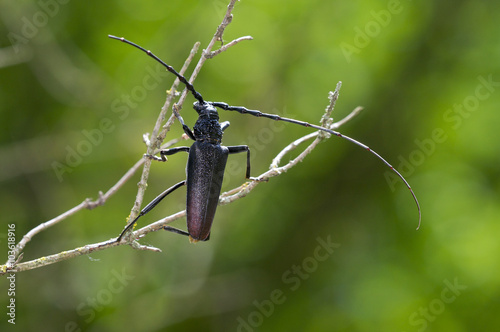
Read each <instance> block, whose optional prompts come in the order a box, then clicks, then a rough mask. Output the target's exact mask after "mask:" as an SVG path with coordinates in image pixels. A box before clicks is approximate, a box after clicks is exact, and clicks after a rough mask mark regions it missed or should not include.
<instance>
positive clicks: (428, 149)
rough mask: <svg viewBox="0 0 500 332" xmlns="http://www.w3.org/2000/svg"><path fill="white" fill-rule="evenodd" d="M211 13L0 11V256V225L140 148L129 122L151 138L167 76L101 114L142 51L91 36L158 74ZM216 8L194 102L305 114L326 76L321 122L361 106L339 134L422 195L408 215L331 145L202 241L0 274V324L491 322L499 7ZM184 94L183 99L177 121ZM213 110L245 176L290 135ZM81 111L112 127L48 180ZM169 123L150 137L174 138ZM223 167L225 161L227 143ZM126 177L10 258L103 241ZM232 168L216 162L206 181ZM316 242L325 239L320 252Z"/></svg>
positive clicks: (163, 171) (164, 180)
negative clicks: (249, 161)
mask: <svg viewBox="0 0 500 332" xmlns="http://www.w3.org/2000/svg"><path fill="white" fill-rule="evenodd" d="M226 5H227V1H222V0H215V1H186V0H184V1H180V0H171V1H159V0H156V1H148V2H147V3H146V2H143V1H135V0H122V1H106V2H98V1H93V2H84V1H62V0H59V1H57V0H52V1H50V0H47V1H43V0H42V1H40V2H38V1H14V0H3V1H2V2H1V3H0V21H1V23H0V46H1V50H0V64H1V68H0V117H1V118H0V126H1V130H0V142H1V145H0V173H1V174H0V181H1V182H0V183H1V188H0V189H1V191H0V207H1V212H2V213H1V217H0V218H1V220H2V221H1V228H2V229H0V241H1V242H0V246H3V247H4V249H2V250H1V252H6V249H7V238H6V233H7V230H8V228H7V224H15V227H16V236H17V241H19V240H20V239H21V237H22V235H24V234H25V233H26V232H27V231H29V230H30V229H32V228H33V227H35V226H36V225H38V224H40V223H41V222H44V221H47V220H49V219H51V218H53V217H55V216H57V215H59V214H61V213H62V212H64V211H66V210H68V209H70V208H71V207H73V206H75V205H77V204H79V203H80V202H81V201H83V200H84V199H85V198H87V197H93V198H96V197H97V192H98V191H99V190H102V191H106V190H107V189H108V188H109V187H111V186H112V185H113V184H114V183H115V182H116V181H117V180H118V179H119V178H120V177H121V176H122V175H123V174H124V173H125V171H126V170H128V169H129V168H130V167H131V166H132V165H133V164H134V163H135V161H137V160H138V159H140V158H141V156H142V154H143V153H144V152H145V147H144V144H143V143H142V134H143V133H146V132H151V130H152V127H153V125H154V121H155V119H156V117H157V114H158V111H159V109H160V107H161V106H162V105H163V102H164V99H165V90H166V89H168V88H169V87H170V85H171V82H172V81H173V78H172V77H163V78H162V80H161V82H160V84H158V85H157V87H156V88H154V89H150V90H147V94H146V95H142V96H139V97H140V98H139V97H137V96H136V100H135V104H134V106H133V107H129V109H128V111H127V112H117V109H116V108H114V106H116V105H117V104H115V103H117V100H118V101H119V100H120V98H121V96H122V95H126V94H131V92H133V91H136V90H137V86H142V85H143V80H144V78H145V76H146V75H147V74H148V70H152V69H154V68H155V66H156V65H155V63H154V62H153V61H152V60H151V59H150V58H148V57H146V56H145V55H144V54H141V53H140V52H138V51H137V50H135V49H133V48H131V47H128V46H125V45H123V44H121V43H119V42H117V41H112V40H110V39H108V38H107V34H115V35H118V36H125V37H127V38H128V39H130V40H133V41H135V42H137V43H139V44H141V45H143V46H144V47H146V48H148V49H151V50H153V51H154V52H155V53H156V54H157V55H159V56H160V57H161V58H162V59H164V60H165V61H167V62H168V63H169V64H171V65H173V66H174V67H176V68H180V67H181V66H182V63H183V62H184V59H185V58H186V56H187V55H188V53H189V51H190V49H191V47H192V45H193V44H194V43H195V42H196V41H200V42H201V43H202V46H201V47H202V48H203V47H205V46H206V45H207V43H208V41H209V40H210V39H211V37H212V36H213V33H214V32H215V29H216V27H217V25H218V24H219V23H220V21H221V19H222V17H223V13H224V8H225V6H226ZM233 14H234V20H233V23H232V24H231V25H230V26H229V27H228V28H227V30H226V32H225V34H224V39H225V41H226V42H228V41H230V40H232V39H234V38H237V37H240V36H244V35H251V36H253V38H254V40H253V41H246V42H242V43H241V44H239V45H237V46H235V47H233V48H231V49H230V50H229V51H227V52H225V53H223V54H221V55H219V56H217V57H216V58H214V59H212V60H209V61H208V62H207V63H206V65H205V66H204V68H203V70H202V71H201V73H200V75H199V78H198V79H197V80H196V84H195V86H196V88H197V89H198V90H199V91H200V92H201V93H202V94H203V96H204V97H205V98H206V99H208V100H216V101H225V102H227V103H229V104H232V105H245V106H247V107H249V108H253V109H259V110H262V111H267V112H274V113H280V112H281V113H283V112H284V111H286V112H288V113H289V114H292V115H293V116H294V117H296V118H298V119H301V120H304V121H310V122H316V123H317V122H318V121H319V118H320V116H321V114H322V112H323V110H324V108H325V107H326V105H327V104H328V99H327V95H328V91H330V90H333V89H334V88H335V85H336V83H337V82H338V81H342V82H343V87H342V89H341V93H340V99H339V100H338V102H337V107H336V110H335V113H334V116H335V118H336V119H337V120H338V119H340V118H342V117H343V116H345V115H347V114H348V113H349V112H350V111H351V110H352V109H354V107H356V106H358V105H362V106H364V107H365V111H363V112H362V113H361V114H360V115H359V116H358V117H356V118H355V119H354V120H352V121H351V122H349V123H348V124H346V125H345V126H344V127H342V128H341V130H340V131H341V132H342V133H345V134H346V135H349V136H351V137H353V138H356V139H358V140H360V141H361V142H364V143H366V144H368V145H369V146H370V147H372V148H373V149H375V150H376V151H377V152H379V153H380V154H381V155H383V156H384V157H385V158H386V159H387V160H388V161H389V162H391V163H393V164H394V166H396V167H397V168H399V169H400V171H401V172H402V173H403V174H404V175H405V176H406V177H407V179H408V181H409V182H410V183H411V185H412V187H413V189H414V190H415V192H416V194H417V196H418V198H419V199H420V203H421V206H422V227H421V229H420V230H419V231H416V230H415V228H416V226H417V219H418V218H417V212H416V209H415V206H414V203H413V201H412V198H411V196H410V194H409V193H408V190H407V189H406V188H405V187H404V185H403V184H402V183H401V182H400V181H399V182H396V183H393V182H392V181H390V178H389V180H388V179H387V174H388V173H387V170H388V169H387V168H386V167H385V166H384V165H383V164H382V163H381V162H380V161H379V160H377V159H376V158H374V156H373V155H371V154H369V153H366V152H365V151H363V150H362V149H360V148H359V147H357V146H355V145H353V144H350V143H348V142H346V141H344V140H342V139H338V138H335V137H333V138H331V139H330V140H328V141H326V142H325V143H322V144H321V145H320V146H318V148H317V149H316V150H315V151H314V152H313V154H312V155H310V156H309V157H307V158H306V160H305V161H304V162H303V163H301V164H299V165H298V166H297V167H295V168H293V169H292V170H291V171H289V172H288V173H286V174H284V175H282V176H280V177H278V178H273V179H272V181H270V182H269V183H265V184H261V185H259V186H258V187H257V189H256V190H255V191H253V192H252V193H251V194H250V195H249V196H248V197H246V198H244V199H241V200H238V201H237V202H235V203H233V204H231V205H227V206H223V207H219V209H218V213H217V216H216V220H215V223H214V226H213V230H212V236H211V240H210V241H209V242H207V243H199V244H197V245H192V244H190V243H189V242H188V241H187V239H186V238H184V237H180V236H176V235H175V234H171V233H166V232H157V233H153V234H149V235H148V236H147V237H146V238H145V239H143V240H142V241H141V242H142V243H143V244H150V245H153V246H156V247H159V248H161V249H162V251H163V252H162V253H152V252H144V251H135V250H133V249H131V248H130V247H125V246H124V247H119V248H114V249H110V250H106V251H102V252H98V253H95V254H92V255H90V256H82V257H78V258H76V259H72V260H69V261H65V262H62V263H58V264H54V265H50V266H47V267H43V268H40V269H35V270H32V271H27V272H22V273H19V274H18V275H17V279H16V295H15V299H16V325H15V326H12V325H11V324H8V323H7V322H6V320H7V318H9V317H7V315H6V312H7V309H6V305H7V304H8V301H9V297H8V296H7V288H8V283H7V282H2V283H1V288H0V293H1V295H0V298H1V299H2V301H1V303H2V308H4V309H2V310H1V312H0V314H1V316H2V318H1V322H0V329H1V330H2V331H10V330H14V329H15V330H18V331H21V330H22V331H35V330H37V331H121V330H135V331H199V330H203V331H495V330H500V318H499V316H498V312H499V310H500V297H499V296H500V273H499V272H500V268H499V265H500V259H499V254H500V246H499V244H498V237H499V234H500V226H499V223H498V221H499V215H500V205H499V204H498V201H499V190H500V181H499V171H498V163H499V161H500V157H499V156H500V153H499V149H500V141H499V139H498V130H499V125H500V112H499V106H500V91H499V90H500V71H499V69H500V66H499V64H498V61H499V55H500V44H499V41H500V29H498V18H499V14H500V2H498V1H491V0H490V1H477V0H476V1H472V0H457V1H408V0H404V1H361V0H358V1H349V2H347V1H319V0H312V1H311V0H308V1H291V0H288V1H265V0H254V1H249V0H244V1H241V2H238V3H237V4H236V7H235V10H234V12H233ZM13 44H15V45H16V46H15V47H13ZM198 57H199V55H198V56H197V57H196V60H195V61H197V59H198ZM191 68H193V66H191ZM134 89H135V90H134ZM192 102H193V99H192V97H189V99H188V101H187V104H186V107H184V110H183V116H184V119H185V120H186V122H187V123H188V124H190V125H192V124H194V121H195V120H196V116H195V112H194V111H193V110H191V109H190V107H189V105H190V104H191V103H192ZM113 105H114V106H113ZM121 105H122V106H123V104H121ZM221 118H222V119H223V120H229V121H231V127H230V128H229V129H228V130H227V131H226V135H225V136H224V143H225V144H226V145H238V144H246V143H247V144H250V143H249V142H250V141H251V140H255V139H256V137H257V142H258V143H259V144H258V147H257V146H254V147H253V148H254V155H255V159H254V162H253V170H252V173H253V174H254V175H256V174H260V173H262V172H264V171H265V170H266V169H267V167H268V166H269V164H270V162H271V160H272V158H273V157H274V156H275V155H276V154H277V153H278V152H279V151H280V150H281V149H282V148H283V147H284V146H286V145H287V144H288V143H289V142H291V141H292V140H294V139H296V138H298V137H300V136H302V135H305V134H307V133H309V132H311V130H309V129H307V128H303V127H299V126H294V125H292V124H287V125H286V126H285V127H284V129H283V130H281V131H279V132H275V133H273V135H272V137H270V138H266V139H265V142H263V141H262V138H261V141H259V136H258V135H259V134H262V128H270V123H269V121H270V120H267V119H257V118H254V117H251V116H243V115H239V114H231V113H229V112H228V113H222V114H221ZM103 119H109V121H111V124H112V129H111V130H108V131H107V132H105V133H104V132H103V134H102V140H101V139H100V140H99V142H97V143H96V144H91V145H90V151H89V152H88V153H87V154H86V155H85V156H82V158H81V160H80V161H79V162H78V163H77V165H76V166H74V167H71V171H72V172H71V173H69V172H67V173H64V174H62V175H59V176H58V175H57V174H56V172H55V171H54V170H53V163H54V162H59V163H66V158H67V154H68V149H77V148H78V147H79V146H80V145H82V144H85V143H82V142H84V141H87V142H88V141H89V139H88V138H87V137H86V136H85V132H95V130H97V129H99V128H100V123H101V121H103ZM105 121H108V120H105ZM174 127H175V128H174V129H173V130H172V131H171V132H170V134H169V137H168V138H175V137H177V136H178V135H180V134H181V133H182V130H181V128H180V126H179V124H178V123H176V124H175V126H174ZM87 146H88V143H87ZM251 147H252V146H251ZM288 158H289V157H288ZM231 159H232V160H234V162H235V163H236V164H235V165H236V166H238V167H243V165H244V162H245V158H244V156H243V155H236V156H231ZM185 162H186V158H185V156H184V155H176V156H172V157H171V158H169V162H168V163H167V164H159V163H155V164H154V165H153V167H152V172H151V176H150V181H149V187H148V190H147V192H146V198H145V203H146V202H147V201H149V200H151V199H152V198H153V197H155V196H156V195H157V194H158V193H160V192H161V191H162V190H163V189H165V188H166V187H167V186H171V185H173V184H174V183H177V182H178V181H180V180H182V179H183V178H184V168H185ZM139 174H140V172H139V173H137V174H136V176H135V177H134V178H133V179H132V180H131V181H129V183H128V184H127V185H126V186H125V187H123V188H122V189H121V190H120V191H119V193H118V194H116V195H115V196H113V197H112V198H111V199H110V200H109V201H108V202H107V203H106V204H105V205H104V206H103V207H99V208H98V209H95V210H92V211H87V210H85V211H82V212H80V213H79V214H77V215H75V216H73V217H71V218H69V219H67V220H66V221H64V222H63V223H60V224H58V225H57V226H55V227H53V228H51V229H49V230H47V231H45V232H43V233H41V234H39V235H38V236H36V237H35V238H34V239H33V240H32V241H31V242H30V243H29V244H28V245H27V247H26V248H25V250H24V261H28V260H30V259H34V258H38V257H41V256H44V255H49V254H53V253H57V252H60V251H63V250H68V249H72V248H75V247H78V246H82V245H84V244H89V243H94V242H99V241H103V240H107V239H109V238H111V237H114V236H116V235H117V234H118V233H119V232H120V231H121V230H122V228H123V226H124V225H125V220H126V217H127V215H128V213H129V211H130V208H131V206H132V203H133V202H134V199H135V193H136V191H137V186H136V183H137V182H138V181H139ZM243 177H244V174H243V171H242V172H241V175H240V174H231V176H228V178H227V180H226V181H225V183H224V188H223V190H229V189H231V188H233V187H235V186H237V185H239V184H241V183H242V181H243ZM184 200H185V192H184V189H181V190H179V192H176V193H175V194H173V195H172V196H170V197H169V198H168V199H167V200H166V201H165V202H164V203H162V205H161V206H160V207H158V208H157V209H156V210H154V211H153V212H151V214H150V215H148V216H147V217H145V218H144V219H143V220H142V221H141V225H145V223H146V222H151V221H154V220H157V219H159V218H161V217H162V216H165V215H168V214H171V213H173V212H176V211H178V210H180V209H182V208H183V204H184ZM175 225H176V226H178V227H181V228H184V227H185V220H180V221H178V222H176V223H175ZM328 241H330V242H332V243H334V244H335V245H334V246H332V247H330V248H329V249H328V250H327V249H325V248H323V247H321V243H325V242H328ZM6 256H7V255H6V253H5V254H3V255H2V257H1V258H2V263H3V262H5V261H6V259H7V257H6ZM3 278H5V277H3Z"/></svg>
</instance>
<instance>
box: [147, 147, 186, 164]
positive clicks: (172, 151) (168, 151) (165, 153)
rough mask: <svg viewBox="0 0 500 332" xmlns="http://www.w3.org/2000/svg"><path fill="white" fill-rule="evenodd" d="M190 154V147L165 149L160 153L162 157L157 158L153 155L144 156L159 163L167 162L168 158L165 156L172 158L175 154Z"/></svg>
mask: <svg viewBox="0 0 500 332" xmlns="http://www.w3.org/2000/svg"><path fill="white" fill-rule="evenodd" d="M181 151H183V152H189V147H188V146H180V147H178V148H172V149H165V150H161V151H160V156H161V158H160V157H157V156H155V155H151V154H145V155H144V156H145V157H146V158H149V159H153V160H157V161H167V157H165V156H171V155H173V154H176V153H177V152H181Z"/></svg>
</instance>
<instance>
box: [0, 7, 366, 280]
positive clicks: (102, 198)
mask: <svg viewBox="0 0 500 332" xmlns="http://www.w3.org/2000/svg"><path fill="white" fill-rule="evenodd" d="M236 1H237V0H231V2H230V4H229V6H228V10H227V12H226V15H225V16H224V19H223V21H222V23H221V24H220V25H219V27H218V28H217V31H216V33H215V34H214V36H213V38H212V40H211V41H210V42H209V45H208V47H207V48H206V49H205V50H204V51H203V54H202V56H201V58H200V60H199V61H198V64H197V65H196V68H195V69H194V70H193V73H192V75H191V77H190V80H189V81H190V82H191V83H192V82H193V81H194V80H195V78H196V76H197V75H198V73H199V72H200V70H201V68H202V66H203V64H204V63H205V61H206V60H207V59H208V58H212V57H213V56H216V55H217V54H220V53H221V52H224V51H226V50H227V49H228V48H229V47H231V46H233V45H235V44H237V43H238V42H240V41H242V40H248V39H251V37H241V38H238V39H235V40H233V41H232V42H230V43H228V44H226V45H222V46H221V48H220V49H219V50H217V51H213V52H212V51H211V49H212V48H213V46H214V44H215V42H217V41H222V35H223V33H224V30H225V28H226V27H227V25H228V24H229V23H230V22H231V20H232V15H231V11H232V9H233V7H234V3H235V2H236ZM198 47H199V43H197V44H195V46H194V47H193V50H192V51H191V54H190V56H189V57H188V59H187V60H186V62H185V64H184V67H183V68H182V69H181V71H180V73H181V74H182V73H183V72H184V71H185V70H186V69H187V67H188V65H189V63H190V62H191V60H192V59H193V56H194V54H195V53H196V51H197V49H198ZM178 83H179V82H178V80H176V81H175V82H174V84H173V85H172V88H171V89H170V92H169V94H168V96H167V98H166V101H165V104H164V106H163V107H162V110H161V112H160V115H159V116H158V119H157V121H156V124H155V127H154V130H153V132H152V135H151V139H149V138H148V137H147V136H144V141H145V142H146V145H147V154H155V153H156V152H157V150H158V148H162V149H164V148H167V147H169V146H172V145H173V144H176V143H178V142H179V141H180V140H182V139H185V137H181V138H178V139H175V140H172V141H170V142H167V143H166V144H163V145H161V142H162V141H163V140H164V138H165V136H166V133H167V132H168V130H169V128H170V126H171V124H172V122H173V121H174V119H175V117H174V115H173V114H172V116H171V117H170V118H169V120H168V121H167V122H166V124H165V125H164V126H163V127H162V123H163V121H164V119H165V117H166V113H167V111H168V110H169V109H170V108H171V105H172V102H173V98H174V96H175V90H176V88H177V85H178ZM340 84H341V83H340V82H339V84H337V88H336V89H335V92H330V94H329V99H330V103H329V105H328V107H327V108H326V111H325V114H324V115H323V117H322V118H321V125H322V126H324V127H328V128H330V129H336V128H338V127H340V126H341V125H342V124H344V123H345V122H347V121H349V120H350V119H352V117H354V116H355V115H356V114H357V113H358V112H359V111H360V109H358V108H357V109H355V110H354V111H353V112H352V113H351V114H350V115H348V116H347V117H346V118H344V119H343V120H341V121H339V122H336V123H332V122H333V120H332V119H331V118H330V116H331V112H332V111H333V109H334V106H335V101H336V100H337V98H338V94H339V89H340ZM186 96H187V91H186V90H184V91H183V93H182V94H181V97H180V99H179V101H178V102H177V104H175V105H174V106H175V107H176V109H178V110H180V108H181V107H182V104H183V102H184V100H185V98H186ZM160 129H162V130H161V132H160ZM183 136H184V135H183ZM329 136H330V135H329V134H325V133H324V132H320V131H317V132H314V133H310V134H308V135H305V136H303V137H301V138H299V139H297V140H295V141H293V142H292V143H290V144H289V145H288V146H287V147H285V148H284V149H283V150H282V151H281V152H280V153H278V155H277V156H276V157H275V158H274V159H273V161H272V163H271V165H270V169H269V170H268V171H266V172H264V173H263V174H261V175H259V176H257V177H256V178H255V179H254V180H252V181H248V182H245V183H243V184H242V185H240V186H239V187H237V188H234V189H232V190H230V191H228V192H225V193H223V194H221V196H220V200H219V204H220V205H225V204H229V203H231V202H234V201H235V200H237V199H240V198H243V197H245V196H246V195H247V194H248V193H250V191H252V190H253V189H254V188H255V187H256V186H257V185H258V184H259V183H260V182H262V181H268V180H269V179H270V178H272V177H275V176H278V175H280V174H282V173H284V172H287V171H288V170H289V169H290V168H292V167H293V166H295V165H296V164H297V163H299V162H301V161H302V160H304V158H305V157H306V156H307V155H308V154H309V153H310V152H311V151H312V150H313V149H314V148H315V147H316V145H317V144H318V143H320V142H321V141H322V140H324V139H326V138H328V137H329ZM312 138H316V139H315V140H314V141H313V142H312V143H311V144H310V145H309V146H308V147H307V148H305V149H304V151H302V152H301V153H300V154H299V155H298V156H297V157H296V158H294V159H293V160H291V161H289V162H288V163H287V164H286V165H284V166H281V167H279V164H280V162H281V160H282V158H283V157H284V156H285V155H286V154H287V153H290V152H291V151H292V150H294V149H296V148H297V146H299V145H300V144H302V143H304V142H305V141H307V140H310V139H312ZM150 164H151V161H150V159H148V158H146V159H144V158H142V159H141V160H139V161H137V162H136V163H135V165H134V166H133V167H132V168H130V169H129V170H128V171H127V172H126V173H125V174H124V175H123V176H122V177H121V178H120V180H119V181H118V182H117V183H116V184H115V185H114V186H113V187H111V188H110V189H109V190H108V191H107V192H106V193H105V194H102V192H99V198H98V199H97V200H95V201H92V200H91V199H86V200H85V201H83V202H82V203H80V204H79V205H77V206H75V207H74V208H72V209H70V210H69V211H67V212H65V213H63V214H61V215H60V216H58V217H56V218H53V219H51V220H49V221H47V222H44V223H42V224H40V225H38V226H37V227H35V228H33V229H32V230H30V231H29V232H28V233H27V234H26V235H25V236H24V237H23V238H22V240H21V241H20V242H19V243H18V244H17V246H16V249H15V255H13V256H14V257H11V259H9V260H8V261H7V263H6V264H4V265H0V275H3V274H6V273H15V272H21V271H26V270H31V269H35V268H38V267H41V266H45V265H49V264H53V263H57V262H60V261H63V260H67V259H70V258H74V257H77V256H81V255H87V254H90V253H94V252H97V251H101V250H105V249H108V248H112V247H117V246H120V245H124V244H129V245H130V246H131V247H132V248H134V249H138V250H149V251H155V252H158V251H161V250H160V249H158V248H155V247H151V246H145V245H141V244H139V243H138V242H137V241H136V239H139V238H142V237H144V236H145V235H146V234H148V233H150V232H154V231H157V230H160V229H163V227H164V226H165V225H167V224H168V223H170V222H172V221H174V220H177V219H180V218H182V217H184V216H185V213H186V212H185V211H180V212H177V213H175V214H172V215H170V216H168V217H166V218H163V219H161V220H158V221H155V222H153V223H151V224H149V225H147V226H144V227H142V228H141V229H139V230H137V231H134V232H130V233H129V235H128V237H124V238H123V240H122V241H121V242H117V241H116V238H112V239H109V240H107V241H103V242H99V243H94V244H89V245H85V246H83V247H78V248H75V249H72V250H68V251H63V252H60V253H57V254H53V255H49V256H44V257H40V258H37V259H34V260H31V261H28V262H20V261H21V259H22V250H23V249H24V248H25V246H26V244H27V243H28V242H29V241H30V240H31V239H32V238H33V236H35V235H37V234H38V233H40V232H41V231H43V230H46V229H47V228H49V227H51V226H53V225H55V224H57V223H59V222H61V221H62V220H65V219H66V218H68V217H69V216H71V215H73V214H75V213H77V212H79V211H81V210H82V209H84V208H86V209H93V208H95V207H97V206H100V205H103V204H104V203H105V202H106V201H107V200H108V199H109V198H110V197H111V196H112V195H113V194H115V193H116V192H117V191H118V190H119V189H120V188H121V187H122V186H123V185H124V184H125V183H126V182H127V181H128V180H129V179H130V178H131V177H132V175H133V174H134V173H135V172H136V171H137V170H138V169H139V168H140V167H141V166H142V165H144V168H143V173H142V177H141V182H140V183H139V185H138V186H139V189H138V193H137V196H136V200H135V203H134V207H133V208H132V212H131V216H130V218H132V219H133V218H135V216H136V215H137V213H138V212H139V208H140V206H141V204H142V199H143V196H144V191H145V188H146V186H147V179H148V176H149V169H150Z"/></svg>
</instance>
